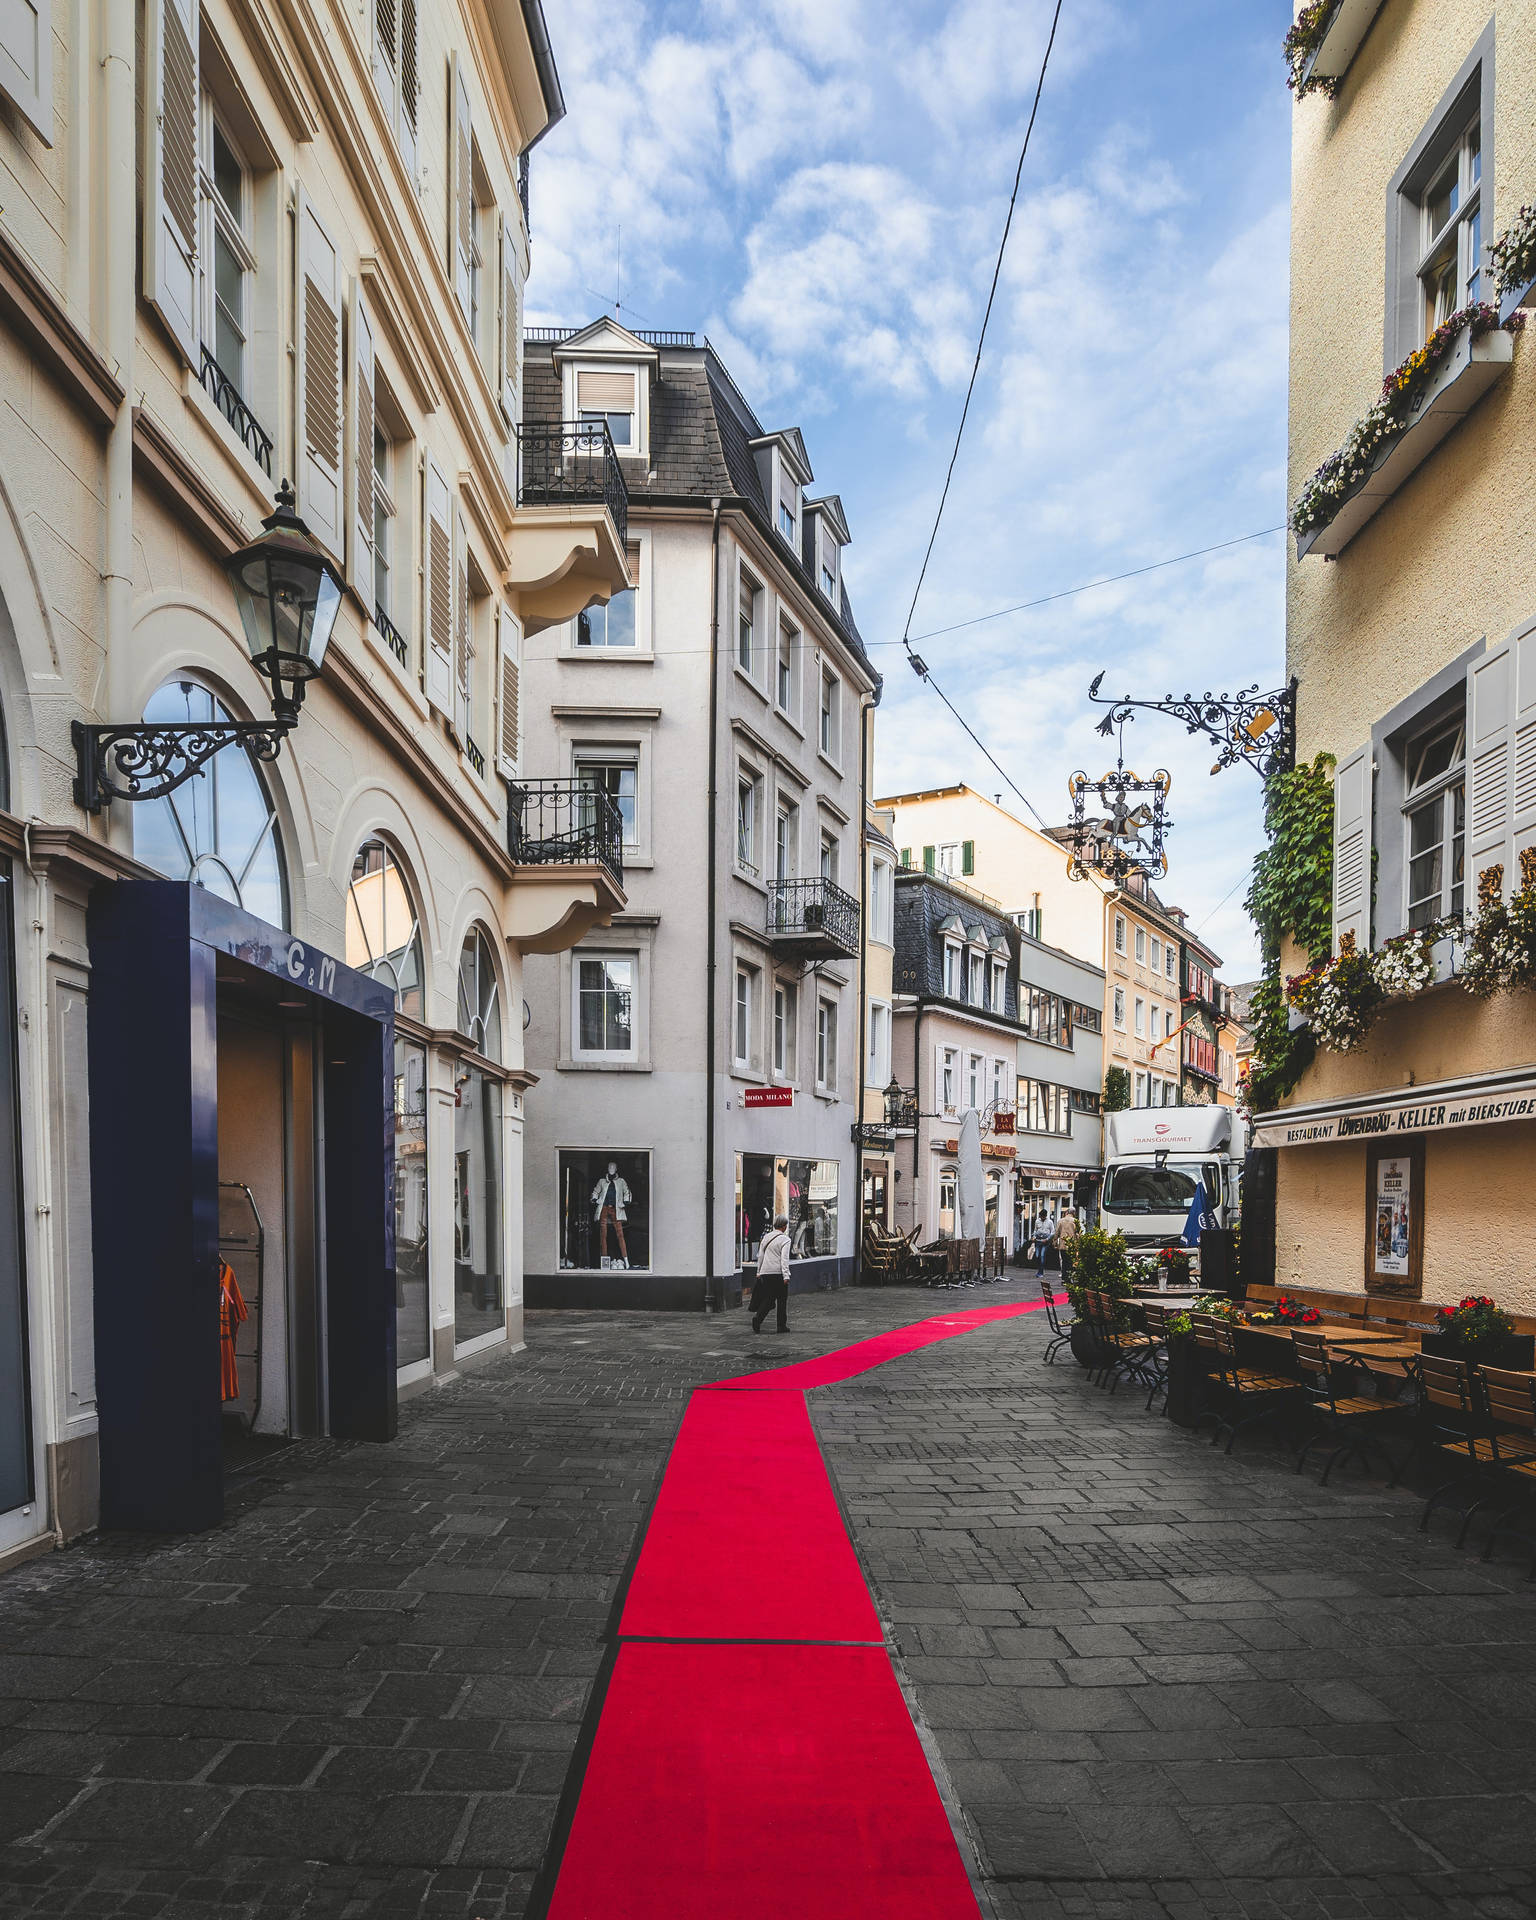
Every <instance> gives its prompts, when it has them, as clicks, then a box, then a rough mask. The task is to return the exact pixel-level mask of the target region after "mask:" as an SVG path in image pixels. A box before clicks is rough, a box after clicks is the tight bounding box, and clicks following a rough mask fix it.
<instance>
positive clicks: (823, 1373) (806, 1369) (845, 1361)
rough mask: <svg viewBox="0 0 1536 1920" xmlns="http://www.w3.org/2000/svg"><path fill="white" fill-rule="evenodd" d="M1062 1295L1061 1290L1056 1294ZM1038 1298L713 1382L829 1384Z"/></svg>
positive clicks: (1030, 1307)
mask: <svg viewBox="0 0 1536 1920" xmlns="http://www.w3.org/2000/svg"><path fill="white" fill-rule="evenodd" d="M1062 1298H1063V1299H1065V1298H1066V1296H1065V1295H1063V1296H1062ZM1044 1305H1045V1302H1044V1301H1043V1300H1023V1301H1018V1302H1016V1303H1015V1304H1013V1305H1010V1306H1006V1307H973V1308H972V1309H971V1310H970V1311H969V1312H968V1313H943V1314H940V1315H938V1317H937V1318H936V1319H933V1320H918V1321H914V1323H913V1324H912V1325H911V1326H910V1327H897V1328H896V1329H895V1330H894V1331H893V1332H891V1333H881V1334H876V1336H875V1337H874V1339H873V1340H860V1341H858V1342H857V1343H856V1344H855V1345H854V1346H851V1347H839V1348H838V1349H837V1351H836V1352H835V1353H824V1354H822V1355H820V1356H819V1358H817V1359H815V1360H800V1361H797V1362H795V1364H794V1365H792V1366H788V1367H774V1368H773V1369H772V1370H771V1371H769V1372H766V1373H738V1374H736V1375H735V1376H734V1377H733V1378H731V1379H729V1380H718V1381H716V1383H715V1384H716V1386H717V1387H732V1388H738V1389H739V1388H742V1387H799V1388H809V1387H830V1386H835V1385H836V1383H837V1382H838V1381H839V1380H851V1379H852V1378H853V1376H854V1375H855V1374H856V1373H867V1372H868V1371H869V1369H870V1368H871V1367H880V1366H884V1364H885V1363H886V1361H887V1360H899V1359H900V1358H901V1356H902V1355H903V1354H904V1353H916V1352H918V1351H919V1349H920V1348H923V1347H931V1346H932V1345H933V1343H934V1342H935V1341H936V1340H953V1339H954V1337H955V1335H956V1334H957V1333H969V1332H970V1331H971V1329H972V1328H973V1327H985V1326H988V1325H990V1324H991V1322H992V1321H994V1320H1012V1319H1014V1318H1015V1317H1016V1316H1017V1315H1018V1314H1021V1313H1035V1312H1037V1311H1038V1310H1039V1309H1040V1308H1041V1307H1043V1306H1044Z"/></svg>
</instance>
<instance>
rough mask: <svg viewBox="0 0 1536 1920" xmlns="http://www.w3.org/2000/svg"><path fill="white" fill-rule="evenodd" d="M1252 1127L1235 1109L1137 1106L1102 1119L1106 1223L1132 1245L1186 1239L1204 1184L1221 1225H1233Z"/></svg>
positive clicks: (1103, 1216)
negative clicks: (1199, 1187)
mask: <svg viewBox="0 0 1536 1920" xmlns="http://www.w3.org/2000/svg"><path fill="white" fill-rule="evenodd" d="M1247 1150H1248V1127H1247V1121H1246V1120H1245V1119H1244V1117H1243V1115H1242V1114H1240V1113H1238V1112H1237V1111H1236V1110H1235V1109H1234V1108H1232V1107H1132V1108H1130V1109H1128V1110H1126V1111H1125V1112H1122V1113H1111V1114H1107V1115H1106V1116H1105V1120H1104V1188H1103V1192H1102V1194H1101V1196H1100V1199H1099V1214H1100V1218H1101V1221H1102V1224H1103V1225H1104V1226H1105V1227H1106V1228H1107V1229H1108V1230H1109V1231H1110V1232H1112V1233H1116V1232H1118V1233H1123V1234H1124V1235H1125V1237H1126V1240H1127V1242H1128V1243H1129V1244H1130V1246H1131V1247H1132V1248H1133V1249H1137V1250H1144V1249H1148V1248H1156V1247H1166V1246H1168V1245H1170V1244H1171V1243H1173V1242H1175V1241H1177V1240H1179V1239H1180V1238H1181V1237H1182V1236H1183V1232H1184V1223H1185V1221H1186V1220H1187V1219H1188V1218H1189V1205H1190V1201H1191V1200H1192V1199H1193V1198H1194V1194H1195V1184H1196V1182H1197V1181H1203V1182H1204V1184H1205V1190H1206V1194H1207V1196H1208V1200H1209V1206H1208V1211H1209V1212H1211V1213H1213V1214H1214V1215H1215V1216H1216V1223H1217V1225H1218V1226H1222V1227H1231V1226H1236V1224H1237V1218H1238V1210H1239V1205H1240V1200H1239V1183H1240V1180H1241V1175H1242V1168H1243V1156H1244V1155H1245V1153H1246V1152H1247Z"/></svg>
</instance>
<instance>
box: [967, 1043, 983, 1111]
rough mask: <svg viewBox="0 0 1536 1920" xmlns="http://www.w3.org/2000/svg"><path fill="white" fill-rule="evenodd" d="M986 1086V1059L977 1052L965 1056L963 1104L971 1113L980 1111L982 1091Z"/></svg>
mask: <svg viewBox="0 0 1536 1920" xmlns="http://www.w3.org/2000/svg"><path fill="white" fill-rule="evenodd" d="M985 1087H986V1061H985V1059H984V1057H983V1056H982V1055H981V1054H979V1053H968V1054H967V1055H966V1056H965V1104H966V1106H967V1107H969V1108H970V1109H971V1111H972V1112H973V1113H980V1112H981V1109H982V1107H983V1105H984V1104H985V1103H984V1102H983V1100H982V1097H981V1096H982V1092H983V1090H984V1089H985Z"/></svg>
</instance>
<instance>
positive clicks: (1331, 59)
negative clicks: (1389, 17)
mask: <svg viewBox="0 0 1536 1920" xmlns="http://www.w3.org/2000/svg"><path fill="white" fill-rule="evenodd" d="M1381 5H1382V0H1308V4H1307V5H1306V6H1304V7H1303V8H1302V10H1301V12H1300V13H1299V14H1298V15H1297V16H1296V24H1295V25H1294V26H1293V27H1292V28H1291V30H1290V32H1289V33H1288V34H1287V35H1286V36H1285V64H1286V84H1287V85H1288V86H1289V87H1290V89H1291V91H1292V93H1294V94H1295V96H1296V98H1297V99H1298V100H1302V99H1305V97H1306V96H1307V95H1308V94H1309V93H1326V94H1327V95H1328V97H1329V99H1330V100H1331V99H1332V98H1333V96H1334V95H1335V94H1336V93H1337V92H1338V90H1339V88H1340V86H1342V84H1343V81H1344V75H1345V74H1346V73H1347V72H1348V70H1349V63H1350V62H1351V61H1352V60H1353V59H1354V57H1355V55H1356V54H1357V53H1358V52H1359V51H1360V43H1361V41H1362V40H1364V38H1365V36H1366V32H1367V30H1368V29H1369V27H1370V24H1371V22H1372V21H1373V20H1374V19H1375V18H1376V15H1377V14H1378V13H1379V12H1380V11H1381Z"/></svg>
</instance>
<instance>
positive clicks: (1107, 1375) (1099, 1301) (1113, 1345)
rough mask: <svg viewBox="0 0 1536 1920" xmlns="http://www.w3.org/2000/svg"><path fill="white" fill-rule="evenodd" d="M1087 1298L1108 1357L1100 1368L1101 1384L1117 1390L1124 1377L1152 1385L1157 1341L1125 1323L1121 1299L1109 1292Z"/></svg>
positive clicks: (1095, 1328)
mask: <svg viewBox="0 0 1536 1920" xmlns="http://www.w3.org/2000/svg"><path fill="white" fill-rule="evenodd" d="M1087 1297H1088V1299H1089V1301H1090V1302H1091V1303H1092V1311H1093V1316H1094V1332H1095V1333H1096V1334H1097V1336H1098V1340H1099V1350H1100V1353H1101V1354H1102V1355H1103V1356H1104V1360H1103V1363H1102V1364H1101V1365H1100V1366H1099V1368H1098V1369H1097V1380H1096V1383H1097V1385H1099V1386H1101V1387H1106V1386H1107V1387H1108V1388H1109V1390H1110V1392H1111V1393H1114V1392H1115V1391H1116V1390H1117V1389H1118V1388H1119V1385H1120V1381H1121V1377H1122V1376H1124V1377H1125V1378H1127V1379H1131V1380H1135V1381H1136V1382H1137V1383H1138V1384H1139V1385H1141V1386H1144V1387H1145V1386H1150V1385H1151V1384H1152V1380H1153V1372H1152V1369H1153V1365H1154V1361H1153V1349H1154V1346H1155V1345H1156V1343H1155V1342H1154V1341H1153V1340H1152V1339H1151V1338H1150V1337H1149V1336H1148V1335H1147V1334H1145V1333H1140V1332H1137V1331H1135V1330H1134V1329H1131V1328H1128V1327H1126V1326H1125V1325H1123V1323H1122V1316H1123V1314H1124V1311H1125V1308H1126V1304H1127V1303H1126V1302H1125V1301H1123V1300H1117V1299H1116V1298H1115V1297H1114V1296H1113V1295H1112V1294H1108V1293H1090V1294H1089V1295H1088V1296H1087ZM1091 1377H1092V1376H1091Z"/></svg>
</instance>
